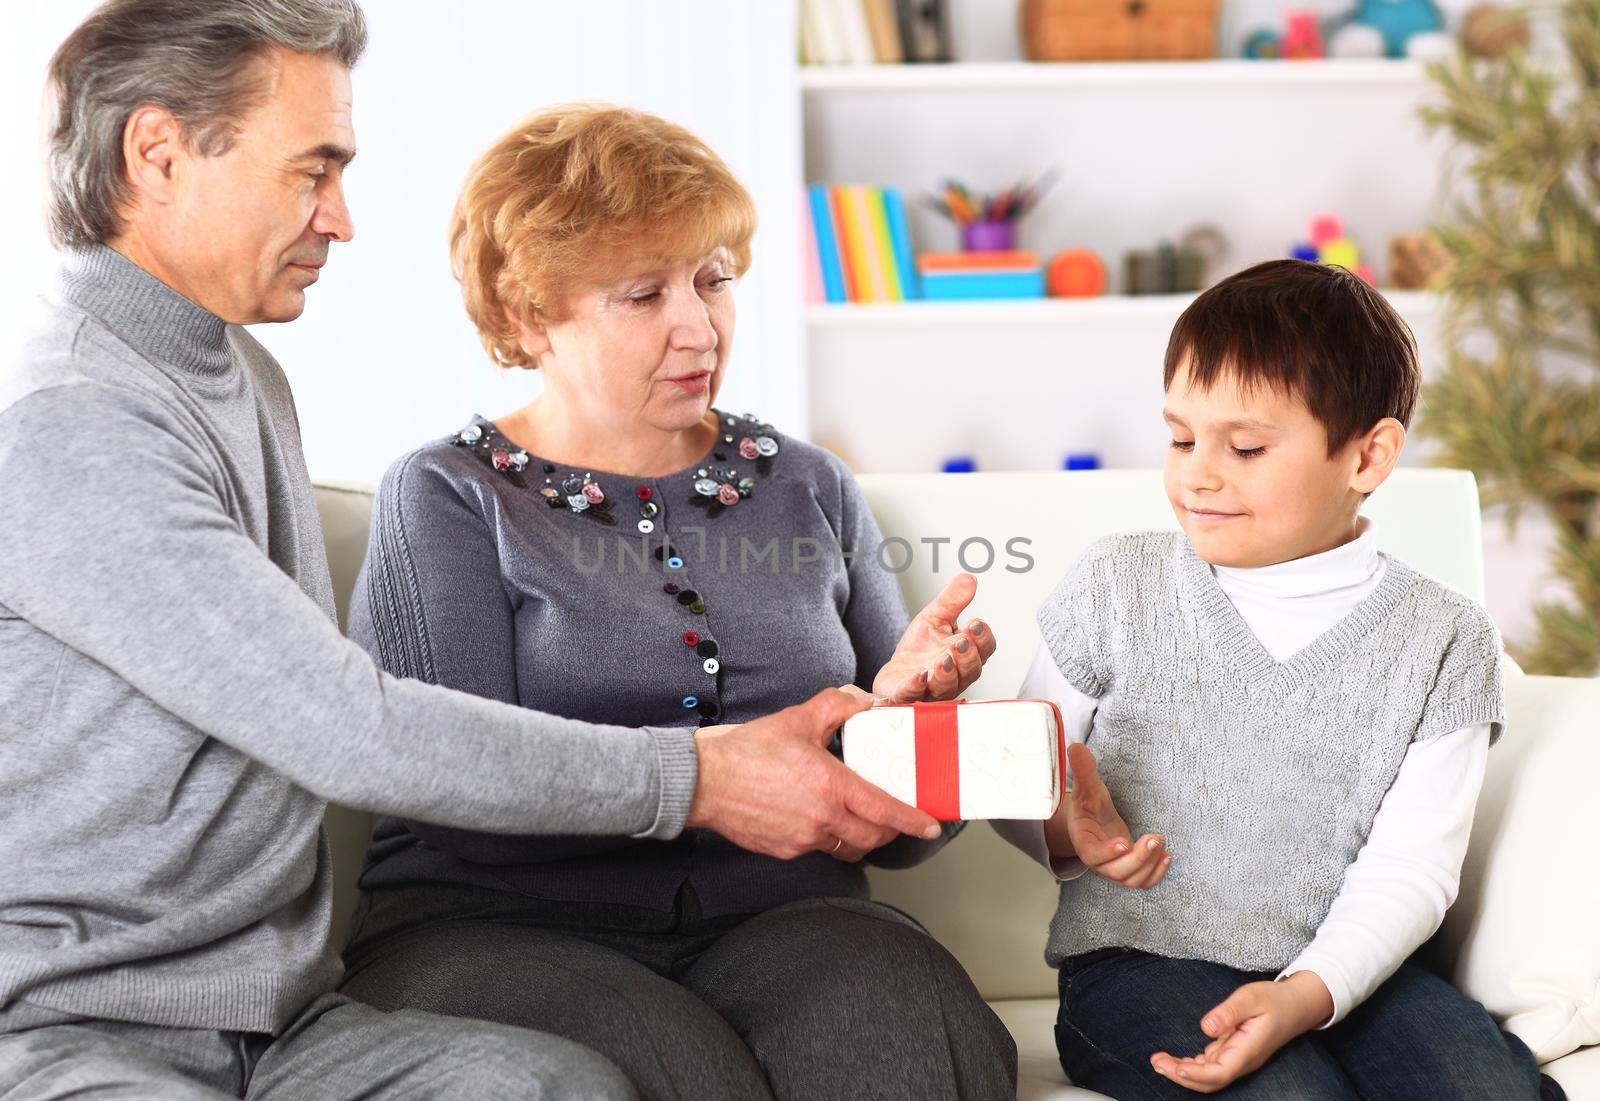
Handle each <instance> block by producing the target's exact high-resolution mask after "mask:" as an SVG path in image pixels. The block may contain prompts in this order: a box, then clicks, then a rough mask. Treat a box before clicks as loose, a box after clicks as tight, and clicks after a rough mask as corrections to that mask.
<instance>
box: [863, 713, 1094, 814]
mask: <svg viewBox="0 0 1600 1101" xmlns="http://www.w3.org/2000/svg"><path fill="white" fill-rule="evenodd" d="M1065 761H1066V745H1065V744H1064V741H1063V734H1062V728H1061V713H1060V712H1059V711H1058V710H1057V709H1056V706H1055V704H1053V703H1050V702H1048V701H1046V700H989V701H984V702H981V703H964V702H960V701H954V702H948V703H916V704H900V705H892V706H881V707H874V708H872V709H871V710H869V711H862V712H860V713H858V714H855V715H852V716H851V717H850V718H849V720H847V721H846V722H845V724H844V763H845V764H846V765H848V766H849V767H850V768H851V769H852V770H853V771H855V772H856V773H857V774H858V775H860V776H861V777H863V778H864V779H866V780H869V781H871V782H872V783H874V784H876V785H877V786H878V787H880V788H882V789H883V790H884V791H886V792H888V793H889V794H890V795H893V796H894V797H895V798H896V799H899V800H901V801H902V802H906V803H910V804H912V805H913V806H916V807H920V808H921V809H922V810H925V811H927V812H928V813H929V814H931V815H932V816H933V817H935V818H937V819H939V820H940V821H943V822H952V821H956V820H957V819H969V820H970V819H978V818H1038V819H1044V818H1049V817H1050V816H1051V815H1052V814H1054V813H1055V809H1056V806H1057V805H1058V804H1059V803H1060V801H1061V792H1062V788H1063V786H1064V779H1063V775H1062V774H1063V770H1064V768H1065Z"/></svg>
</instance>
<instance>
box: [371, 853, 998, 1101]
mask: <svg viewBox="0 0 1600 1101" xmlns="http://www.w3.org/2000/svg"><path fill="white" fill-rule="evenodd" d="M685 909H686V907H685V906H684V904H683V903H681V902H680V906H679V912H678V913H677V914H675V915H674V914H656V913H654V912H651V911H643V910H638V909H636V908H632V907H625V906H605V905H595V904H588V905H584V904H565V903H541V902H538V901H537V900H531V899H526V898H522V897H520V896H517V895H515V894H513V893H511V892H502V891H494V890H484V889H480V888H474V887H462V886H447V885H442V884H430V885H426V886H419V887H403V888H386V889H382V890H380V891H378V892H376V893H375V895H374V896H372V897H369V899H368V900H367V901H366V902H365V903H364V907H363V916H362V919H361V924H360V925H358V927H357V929H356V933H355V936H354V938H353V940H352V942H351V945H350V948H349V950H348V951H347V952H346V954H345V959H346V966H347V967H348V969H349V972H348V977H347V978H346V981H345V986H344V988H343V989H344V992H345V993H347V994H351V995H353V996H355V997H357V998H361V999H362V1000H364V1001H368V1002H371V1003H372V1004H373V1005H376V1006H380V1007H382V1008H385V1009H397V1008H400V1007H402V1006H409V1007H414V1008H419V1009H425V1010H428V1011H431V1012H436V1013H449V1014H456V1015H460V1016H464V1017H474V1018H478V1019H485V1020H491V1021H499V1022H502V1023H505V1024H513V1025H520V1026H522V1027H525V1028H532V1029H538V1030H539V1031H541V1032H550V1033H554V1034H556V1035H559V1036H565V1037H567V1038H568V1039H571V1040H574V1041H576V1042H578V1043H580V1044H582V1045H584V1046H585V1047H588V1048H592V1049H594V1050H595V1051H598V1052H600V1053H601V1054H603V1055H604V1056H606V1058H608V1059H610V1060H611V1061H612V1062H613V1063H615V1064H616V1065H617V1066H618V1067H620V1068H621V1069H622V1070H623V1072H624V1073H625V1074H626V1075H627V1076H628V1077H629V1078H630V1079H631V1080H632V1083H633V1086H634V1087H635V1088H636V1089H637V1090H638V1091H639V1094H640V1095H641V1097H643V1098H646V1099H647V1101H722V1099H726V1101H762V1099H770V1098H779V1099H788V1098H793V1099H795V1101H799V1099H801V1098H804V1099H806V1101H829V1099H840V1101H843V1099H846V1098H849V1099H856V1098H863V1097H872V1098H884V1099H891V1098H905V1099H907V1101H912V1099H915V1101H940V1099H949V1101H958V1099H961V1101H965V1099H976V1101H989V1099H1002V1098H1004V1099H1012V1098H1015V1097H1016V1074H1017V1050H1016V1045H1015V1043H1014V1042H1013V1041H1012V1039H1011V1036H1010V1034H1009V1033H1008V1032H1007V1031H1006V1029H1005V1026H1004V1025H1002V1024H1001V1023H1000V1020H999V1018H997V1017H996V1016H995V1015H994V1013H993V1011H992V1010H990V1009H989V1007H988V1006H987V1005H986V1004H985V1003H984V1001H983V999H982V997H981V996H980V995H979V994H978V991H977V989H976V988H975V987H974V986H973V985H972V980H971V979H969V978H968V977H967V974H966V972H965V971H963V970H962V968H961V965H960V964H959V963H957V962H956V960H955V959H954V957H952V956H951V955H950V953H949V952H948V951H946V950H945V949H944V948H943V947H942V946H941V945H940V944H939V943H938V942H937V941H935V940H934V939H933V938H932V937H930V936H928V935H927V933H925V932H924V931H923V930H922V929H921V928H920V927H919V926H917V925H916V924H915V923H914V922H912V921H911V920H910V919H909V918H907V917H905V916H904V915H902V914H900V913H899V912H898V911H896V910H893V909H891V908H889V907H887V906H881V905H878V904H876V903H872V902H865V901H857V900H853V899H808V900H805V901H801V902H794V903H790V904H788V905H786V906H780V907H777V908H776V909H772V910H768V911H766V912H765V913H761V914H757V915H755V916H753V917H737V918H714V919H697V918H696V917H695V916H694V912H693V911H694V909H695V908H694V907H693V905H692V900H691V903H690V905H689V906H688V907H687V909H688V911H689V912H688V913H686V912H685Z"/></svg>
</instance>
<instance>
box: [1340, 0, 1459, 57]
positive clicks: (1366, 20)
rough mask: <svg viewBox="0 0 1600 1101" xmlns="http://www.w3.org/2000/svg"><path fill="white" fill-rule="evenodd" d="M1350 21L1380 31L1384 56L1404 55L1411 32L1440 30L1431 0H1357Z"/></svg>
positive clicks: (1442, 28) (1441, 21)
mask: <svg viewBox="0 0 1600 1101" xmlns="http://www.w3.org/2000/svg"><path fill="white" fill-rule="evenodd" d="M1353 22H1355V23H1358V24H1361V25H1363V26H1367V27H1373V28H1375V29H1376V30H1377V31H1378V32H1379V33H1380V34H1382V35H1383V47H1384V48H1383V52H1384V55H1385V56H1387V57H1405V56H1406V42H1407V40H1408V39H1410V38H1411V37H1412V36H1413V35H1418V34H1423V33H1426V32H1430V31H1442V30H1444V19H1443V18H1442V17H1441V16H1440V15H1439V9H1438V8H1437V7H1435V6H1434V3H1433V0H1359V3H1358V4H1357V5H1356V11H1355V16H1354V19H1353Z"/></svg>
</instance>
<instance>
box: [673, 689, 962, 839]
mask: <svg viewBox="0 0 1600 1101" xmlns="http://www.w3.org/2000/svg"><path fill="white" fill-rule="evenodd" d="M869 706H871V697H869V696H867V695H865V693H861V694H858V695H851V694H847V693H845V692H842V691H840V690H839V689H837V688H825V689H823V690H822V691H821V692H818V693H817V694H816V695H815V696H812V697H811V698H810V699H809V700H807V701H806V702H805V703H802V704H797V705H796V706H794V707H788V708H785V709H784V710H782V711H779V712H778V713H777V714H775V715H768V716H766V717H765V718H761V719H756V720H755V721H754V722H748V723H744V724H742V725H739V726H724V727H707V728H706V729H704V730H702V731H700V732H699V734H698V735H697V736H696V738H695V749H696V752H697V754H698V756H699V762H700V773H699V779H698V781H697V783H696V784H695V792H694V802H693V803H691V804H690V806H689V818H688V821H687V823H686V824H687V825H689V826H696V827H704V828H706V829H710V830H715V831H716V832H717V833H719V834H721V835H722V836H723V837H726V838H727V839H728V840H730V841H732V842H733V843H734V844H736V845H739V846H741V847H743V848H746V849H749V850H750V851H751V852H758V853H764V854H766V855H767V856H776V857H779V858H780V859H783V860H792V859H793V858H795V857H797V856H803V855H804V854H806V853H808V852H812V851H814V850H818V851H821V852H825V853H828V854H829V855H832V856H836V857H838V858H839V859H841V860H860V859H861V857H862V856H863V855H864V854H866V853H869V852H871V851H872V850H873V849H876V848H878V847H879V846H881V845H884V844H886V843H887V842H889V841H892V840H893V839H894V838H895V837H896V836H897V835H899V834H902V833H907V834H911V835H913V836H915V837H922V838H926V839H928V840H932V839H934V838H936V837H938V836H939V834H940V828H939V823H938V822H936V821H934V819H933V818H932V817H931V816H929V815H927V814H925V813H923V812H922V811H920V810H918V809H917V808H915V807H912V806H907V805H906V804H905V803H902V802H900V801H899V800H898V799H895V798H892V797H891V796H889V795H887V794H885V793H884V792H883V791H882V790H881V789H879V788H877V787H874V786H873V785H872V784H869V783H867V782H866V781H865V780H863V779H861V778H860V777H859V776H857V775H856V774H855V773H854V772H851V771H850V770H849V769H848V768H846V767H845V766H844V764H843V763H842V762H840V761H839V759H838V758H837V757H835V756H834V755H833V754H831V753H829V752H828V749H827V746H828V743H829V742H830V741H831V740H832V739H833V734H834V731H835V730H837V729H838V728H839V726H840V725H841V724H842V723H843V722H844V721H845V720H846V719H848V718H849V717H850V716H851V715H854V714H855V713H856V712H858V711H864V710H866V708H867V707H869Z"/></svg>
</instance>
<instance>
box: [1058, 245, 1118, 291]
mask: <svg viewBox="0 0 1600 1101" xmlns="http://www.w3.org/2000/svg"><path fill="white" fill-rule="evenodd" d="M1047 280H1048V284H1047V285H1048V288H1049V293H1050V297H1051V298H1094V297H1096V296H1098V295H1101V294H1104V293H1105V290H1106V265H1105V263H1104V261H1102V260H1101V259H1100V257H1098V256H1096V255H1095V254H1094V253H1092V252H1090V251H1089V250H1088V249H1086V248H1070V249H1066V250H1064V251H1062V252H1058V253H1056V255H1055V257H1054V259H1052V260H1051V261H1050V269H1049V271H1048V273H1047Z"/></svg>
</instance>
